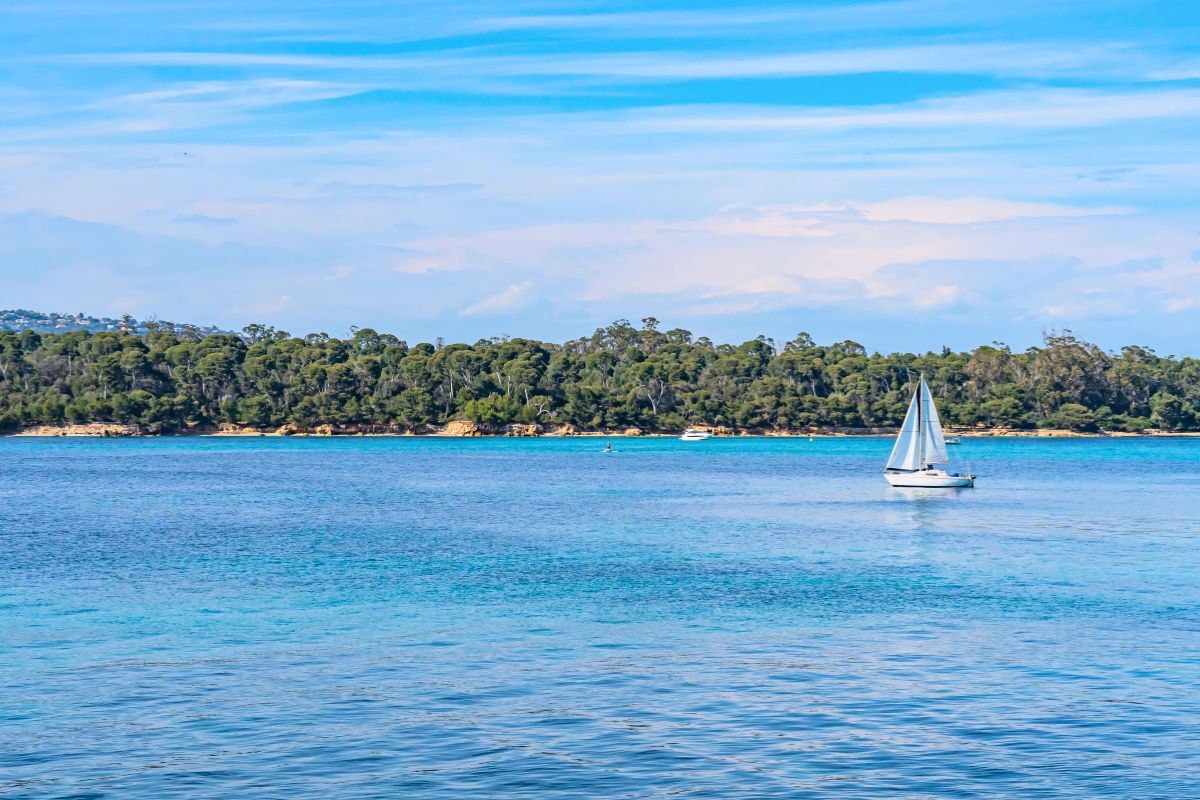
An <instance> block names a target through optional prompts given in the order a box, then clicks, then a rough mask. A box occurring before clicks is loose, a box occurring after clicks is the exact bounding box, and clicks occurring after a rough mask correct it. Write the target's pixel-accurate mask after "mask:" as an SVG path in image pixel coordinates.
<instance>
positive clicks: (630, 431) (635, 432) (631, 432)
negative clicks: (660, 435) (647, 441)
mask: <svg viewBox="0 0 1200 800" xmlns="http://www.w3.org/2000/svg"><path fill="white" fill-rule="evenodd" d="M641 435H642V429H641V428H626V429H625V436H641Z"/></svg>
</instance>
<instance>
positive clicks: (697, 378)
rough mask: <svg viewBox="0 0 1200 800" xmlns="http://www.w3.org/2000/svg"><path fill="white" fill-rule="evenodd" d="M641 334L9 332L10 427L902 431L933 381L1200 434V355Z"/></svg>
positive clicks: (1003, 406) (1001, 418)
mask: <svg viewBox="0 0 1200 800" xmlns="http://www.w3.org/2000/svg"><path fill="white" fill-rule="evenodd" d="M658 328H659V326H658V322H657V320H655V319H653V318H649V319H645V320H643V321H642V327H641V328H637V327H634V326H632V325H630V324H629V323H628V322H626V321H624V320H620V321H617V322H615V323H613V324H612V325H610V326H608V327H607V328H603V329H600V330H597V331H596V332H595V333H594V334H592V335H591V336H589V337H586V338H582V339H576V340H574V341H569V342H566V343H564V344H548V343H545V342H537V341H532V340H529V339H486V340H481V341H479V342H476V343H475V344H473V345H467V344H450V345H444V346H443V345H442V344H441V342H439V343H438V344H436V345H434V344H417V345H413V346H411V347H410V346H409V345H407V344H406V343H405V342H403V341H401V340H399V339H397V338H396V337H395V336H391V335H388V334H381V333H376V332H375V331H373V330H369V329H362V330H358V331H355V332H354V334H353V335H352V336H351V337H350V338H348V339H336V338H331V337H329V336H328V335H326V334H323V333H322V334H309V335H308V336H305V337H304V338H294V337H292V336H290V335H289V334H287V333H286V332H283V331H276V330H274V329H273V328H270V327H266V326H262V325H251V326H249V327H247V328H246V329H245V331H244V332H243V333H242V334H241V335H240V336H235V335H232V334H217V335H210V336H200V335H199V334H198V333H197V332H196V331H195V329H184V330H177V329H175V328H174V327H172V326H155V325H151V329H150V330H149V331H148V332H146V333H143V334H136V333H129V332H119V331H116V332H104V333H94V334H93V333H89V332H87V331H75V332H71V333H63V334H38V333H36V332H33V331H28V330H27V331H23V332H20V333H17V332H13V331H2V332H0V427H2V428H3V429H6V430H12V429H15V428H19V427H22V426H26V425H32V424H55V423H64V422H67V423H69V422H76V423H78V422H120V423H136V424H141V425H145V426H147V427H148V428H149V429H150V430H152V431H162V432H170V431H177V430H182V429H185V428H188V427H191V426H195V425H209V424H213V423H218V422H234V423H241V424H246V425H253V426H262V427H267V426H276V425H280V424H282V423H289V422H290V423H295V424H298V425H302V426H315V425H321V424H332V425H350V424H363V425H378V426H385V425H386V426H403V427H405V428H412V429H421V428H424V427H427V426H430V425H435V424H438V423H442V422H446V421H448V420H451V419H472V420H475V421H477V422H483V423H488V424H493V425H499V424H504V423H509V422H540V423H549V424H561V423H572V424H574V425H576V426H579V427H582V428H593V429H594V428H604V427H613V428H617V427H624V426H638V427H641V428H644V429H647V430H678V429H680V428H683V427H685V426H686V425H688V424H689V423H709V424H715V425H727V426H731V427H738V428H749V429H769V428H792V429H794V428H802V427H805V426H821V427H826V428H831V427H839V428H864V427H891V426H896V425H898V424H899V423H900V421H901V419H902V418H903V416H904V411H905V407H906V405H907V403H908V399H909V395H910V393H911V391H912V386H913V380H914V378H915V377H916V375H917V374H918V373H920V372H924V373H925V375H926V377H927V378H928V380H929V382H930V385H931V386H932V388H933V391H934V393H935V395H937V397H938V398H939V400H940V405H941V409H942V414H943V416H944V417H945V419H946V421H947V422H948V423H949V424H952V425H988V426H1012V427H1022V428H1035V427H1065V428H1071V429H1073V430H1079V431H1094V430H1099V429H1105V430H1123V431H1139V430H1143V429H1146V428H1161V429H1167V430H1175V431H1182V430H1195V429H1197V428H1200V360H1197V359H1194V358H1174V357H1169V358H1167V357H1161V356H1158V355H1156V354H1155V353H1154V352H1153V351H1151V350H1148V349H1145V348H1142V347H1134V346H1130V347H1126V348H1124V349H1122V350H1121V352H1120V354H1109V353H1105V352H1104V351H1103V350H1101V349H1100V348H1098V347H1096V346H1094V345H1091V344H1088V343H1087V342H1083V341H1080V340H1079V339H1076V338H1075V337H1073V336H1072V335H1071V334H1070V333H1063V334H1061V335H1057V334H1056V335H1050V336H1047V337H1046V340H1045V343H1044V346H1042V347H1038V348H1031V349H1030V350H1028V351H1026V352H1023V353H1013V352H1011V351H1010V350H1009V348H1007V347H1005V346H1003V345H998V344H997V345H994V346H984V347H980V348H977V349H976V350H973V351H971V352H967V353H954V352H950V351H949V350H943V351H942V352H940V353H926V354H924V355H913V354H908V353H894V354H891V355H880V354H868V353H867V352H866V351H865V350H864V349H863V347H862V346H861V345H859V344H856V343H855V342H849V341H847V342H838V343H836V344H831V345H818V344H816V343H815V342H813V340H812V339H811V338H810V337H809V336H808V335H807V334H803V333H802V334H800V335H799V336H797V337H796V338H795V339H793V340H791V341H789V342H786V343H784V344H783V345H782V346H777V345H776V343H775V342H773V341H772V340H770V339H767V338H765V337H759V338H757V339H754V340H752V341H749V342H746V343H744V344H741V345H728V344H720V345H714V344H713V343H712V342H710V341H709V340H708V339H706V338H699V339H693V337H692V334H691V333H689V332H688V331H685V330H680V329H674V330H669V331H665V332H662V331H660V330H659V329H658Z"/></svg>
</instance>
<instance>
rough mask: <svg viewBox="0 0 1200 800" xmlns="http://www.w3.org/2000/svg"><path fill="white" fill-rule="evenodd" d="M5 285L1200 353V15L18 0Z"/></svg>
mask: <svg viewBox="0 0 1200 800" xmlns="http://www.w3.org/2000/svg"><path fill="white" fill-rule="evenodd" d="M0 53H3V56H0V305H2V306H5V307H14V306H23V307H32V308H36V309H41V310H47V311H51V310H57V311H75V310H82V311H86V312H89V313H93V314H102V315H119V314H121V313H130V314H133V315H135V316H138V317H143V318H144V317H151V316H156V317H158V318H163V319H177V320H186V321H193V322H200V323H215V324H220V325H225V326H228V327H235V328H240V327H241V326H242V325H244V324H246V323H248V322H252V321H261V322H267V323H272V324H275V325H278V326H280V327H283V328H286V329H288V330H291V331H292V332H294V333H303V332H307V331H313V330H325V331H328V332H329V333H331V334H336V335H344V334H345V333H346V331H347V330H348V328H349V326H351V325H369V326H372V327H376V328H379V329H382V330H389V331H393V332H396V333H398V334H400V335H402V336H404V337H405V338H408V339H409V340H411V341H416V340H421V339H432V338H433V337H435V336H443V337H445V338H446V339H448V340H465V341H473V340H474V339H476V338H479V337H483V336H491V335H496V334H509V335H514V336H515V335H525V336H534V337H541V338H549V339H561V338H565V337H570V336H576V335H581V334H585V333H587V332H589V331H590V330H591V329H592V328H594V327H596V326H597V325H602V324H606V323H607V322H609V321H611V320H613V319H615V318H618V317H625V318H630V319H634V320H636V319H639V318H641V317H643V316H647V315H653V316H656V317H658V318H659V319H660V320H662V321H663V323H664V324H666V325H668V326H677V325H678V326H683V327H686V328H688V329H690V330H692V331H694V332H696V333H697V334H707V335H709V336H712V337H713V338H717V339H724V340H742V339H745V338H750V337H752V336H754V335H757V334H759V333H764V334H767V335H770V336H774V337H776V338H781V339H782V338H787V337H790V336H791V335H794V334H795V333H796V332H797V331H799V330H807V331H810V332H811V333H812V334H813V335H814V336H816V337H817V338H818V339H819V340H825V341H828V340H833V339H843V338H854V339H856V340H858V341H860V342H862V343H864V344H865V345H867V346H868V347H869V348H872V349H879V350H883V351H890V350H895V349H914V348H915V349H931V348H938V347H941V346H942V345H944V344H945V345H949V346H952V347H965V346H971V345H975V344H980V343H986V342H990V341H992V340H1002V341H1007V342H1009V343H1011V344H1013V345H1014V346H1016V347H1025V346H1028V345H1031V344H1034V343H1036V342H1037V341H1038V340H1039V338H1040V335H1041V332H1042V331H1043V330H1045V329H1062V328H1070V329H1072V330H1074V331H1075V332H1076V333H1078V334H1080V335H1082V336H1085V337H1087V338H1091V339H1093V340H1095V341H1098V342H1100V343H1101V344H1103V345H1105V346H1107V347H1118V346H1120V345H1122V344H1125V343H1129V342H1134V341H1136V342H1140V343H1146V344H1149V345H1151V346H1154V347H1156V348H1158V349H1159V350H1160V351H1161V352H1164V353H1181V354H1183V353H1187V354H1193V355H1195V354H1200V347H1198V346H1197V333H1198V332H1200V214H1198V213H1197V212H1198V211H1200V199H1198V197H1200V193H1198V192H1197V191H1196V187H1197V186H1198V185H1200V152H1198V151H1200V147H1198V145H1200V10H1197V7H1196V5H1195V4H1194V3H1190V2H1114V1H1112V0H1088V2H1076V1H1074V0H1065V1H1064V2H1056V3H1046V2H1044V0H1043V1H1042V2H1026V0H1010V2H1005V3H983V2H961V0H960V1H957V2H947V1H946V0H899V1H898V2H864V3H848V2H815V3H787V4H781V3H763V2H719V3H718V2H689V3H675V2H661V1H660V2H655V1H654V0H650V1H649V2H639V3H623V2H608V3H599V2H591V3H582V2H557V1H556V0H542V1H541V2H492V3H459V2H445V3H436V4H434V3H424V2H422V3H415V2H413V3H408V2H394V1H391V2H367V1H365V0H348V1H347V2H339V3H332V2H318V1H317V0H293V1H292V2H286V3H285V2H257V3H255V2H233V1H232V0H207V1H206V0H194V1H192V2H176V1H174V0H164V1H162V2H152V1H150V0H145V1H137V0H111V2H96V1H95V0H89V1H88V2H79V0H46V1H45V2H39V3H26V2H13V0H0Z"/></svg>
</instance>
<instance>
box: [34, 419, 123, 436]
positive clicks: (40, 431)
mask: <svg viewBox="0 0 1200 800" xmlns="http://www.w3.org/2000/svg"><path fill="white" fill-rule="evenodd" d="M143 435H145V432H144V431H143V430H142V429H141V428H140V427H138V426H137V425H121V424H118V423H109V422H88V423H84V424H79V425H35V426H33V427H31V428H26V429H25V430H23V431H21V432H20V433H18V434H17V436H143Z"/></svg>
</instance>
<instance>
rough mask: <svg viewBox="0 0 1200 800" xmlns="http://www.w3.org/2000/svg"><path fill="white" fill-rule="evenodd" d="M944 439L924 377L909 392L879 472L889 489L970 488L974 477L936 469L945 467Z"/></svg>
mask: <svg viewBox="0 0 1200 800" xmlns="http://www.w3.org/2000/svg"><path fill="white" fill-rule="evenodd" d="M949 462H950V455H949V454H948V453H947V452H946V439H945V437H944V436H943V435H942V423H941V420H939V419H938V413H937V407H936V406H935V405H934V404H933V395H932V394H931V393H930V391H929V384H927V383H926V382H925V376H924V375H922V376H921V382H920V384H919V385H918V386H917V390H916V391H915V392H913V399H912V402H911V403H909V406H908V413H907V414H905V416H904V424H903V425H902V426H901V427H900V434H899V435H898V436H897V437H896V444H895V446H894V447H892V455H891V458H889V459H888V462H887V467H886V468H885V469H884V471H883V477H885V478H887V482H888V483H890V484H891V485H892V486H921V487H927V488H955V487H971V486H974V485H975V476H974V475H960V474H958V473H957V472H949V471H947V470H945V469H938V465H939V464H948V463H949Z"/></svg>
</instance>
